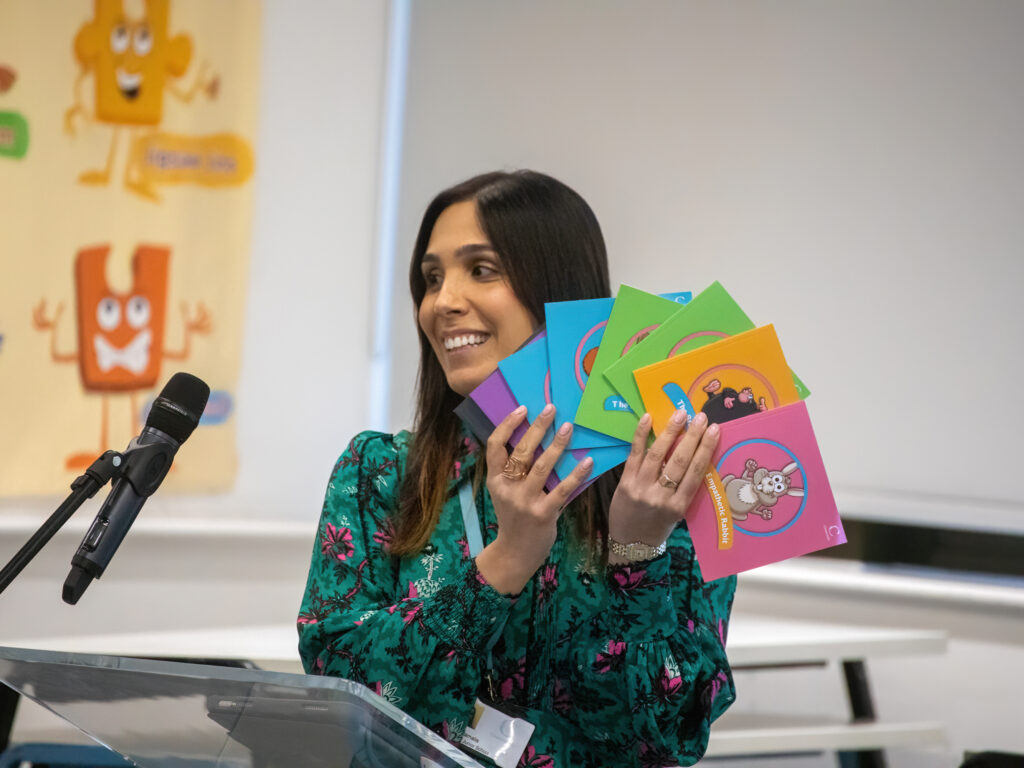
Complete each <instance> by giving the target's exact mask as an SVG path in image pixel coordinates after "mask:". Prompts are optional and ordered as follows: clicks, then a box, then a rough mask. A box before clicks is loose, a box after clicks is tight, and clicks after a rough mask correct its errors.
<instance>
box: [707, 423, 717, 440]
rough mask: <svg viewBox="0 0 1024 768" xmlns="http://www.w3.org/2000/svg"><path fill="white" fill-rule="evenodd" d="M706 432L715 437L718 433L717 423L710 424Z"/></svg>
mask: <svg viewBox="0 0 1024 768" xmlns="http://www.w3.org/2000/svg"><path fill="white" fill-rule="evenodd" d="M708 434H709V435H711V437H715V436H716V435H717V434H718V425H717V424H712V425H711V426H710V427H708Z"/></svg>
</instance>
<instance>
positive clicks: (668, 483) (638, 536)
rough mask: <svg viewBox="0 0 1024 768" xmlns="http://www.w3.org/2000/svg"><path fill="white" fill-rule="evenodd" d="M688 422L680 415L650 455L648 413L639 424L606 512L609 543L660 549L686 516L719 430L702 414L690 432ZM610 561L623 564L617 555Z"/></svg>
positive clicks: (655, 444) (676, 413)
mask: <svg viewBox="0 0 1024 768" xmlns="http://www.w3.org/2000/svg"><path fill="white" fill-rule="evenodd" d="M686 420H687V414H686V411H684V410H679V411H676V412H675V414H674V415H673V416H672V418H671V419H669V423H668V426H666V427H665V429H664V430H663V431H662V433H661V434H660V435H658V437H657V438H656V439H655V441H654V443H653V444H652V445H651V447H650V449H647V436H648V435H649V434H650V431H651V417H650V415H649V414H646V413H645V414H644V415H643V417H642V418H641V419H640V423H639V424H638V425H637V428H636V433H635V434H634V435H633V446H632V449H631V450H630V453H629V458H628V459H627V460H626V466H625V468H624V469H623V471H622V479H621V480H620V481H619V486H618V488H616V490H615V495H614V496H613V497H612V503H611V507H610V508H609V510H608V535H609V537H610V538H612V539H614V540H615V541H618V542H621V543H623V544H628V543H631V542H634V541H641V542H643V543H645V544H650V545H651V546H652V547H656V546H658V545H659V544H661V543H662V542H664V541H665V540H666V539H668V537H669V534H671V533H672V530H673V529H674V528H675V527H676V525H678V524H679V522H680V521H681V520H682V519H683V518H684V517H685V516H686V510H687V508H688V507H689V506H690V502H691V501H693V496H694V494H695V493H696V492H697V489H698V488H699V487H700V486H701V484H702V483H703V481H704V475H705V474H706V473H707V470H708V464H709V463H710V462H711V455H712V454H713V453H714V451H715V448H716V447H717V446H718V435H719V430H718V425H717V424H712V425H711V426H710V427H709V426H708V420H707V416H705V415H704V414H703V413H698V414H697V415H696V416H695V417H694V418H693V419H692V420H691V421H690V425H689V427H686ZM684 428H685V432H684ZM680 433H682V437H680ZM609 560H610V562H613V563H615V562H625V561H624V560H622V559H621V558H618V557H617V556H616V555H614V554H610V555H609Z"/></svg>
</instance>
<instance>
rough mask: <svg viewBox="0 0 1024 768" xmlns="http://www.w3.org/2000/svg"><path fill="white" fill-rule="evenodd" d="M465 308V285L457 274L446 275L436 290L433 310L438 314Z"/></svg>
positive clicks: (455, 311) (450, 312)
mask: <svg viewBox="0 0 1024 768" xmlns="http://www.w3.org/2000/svg"><path fill="white" fill-rule="evenodd" d="M465 309H466V291H465V286H464V285H463V284H462V281H461V280H460V279H459V277H458V275H446V276H445V278H444V280H442V281H441V286H440V288H438V291H437V300H436V301H435V302H434V311H435V312H437V313H438V314H452V313H458V312H463V311H465Z"/></svg>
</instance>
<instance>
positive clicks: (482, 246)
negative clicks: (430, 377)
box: [419, 200, 535, 397]
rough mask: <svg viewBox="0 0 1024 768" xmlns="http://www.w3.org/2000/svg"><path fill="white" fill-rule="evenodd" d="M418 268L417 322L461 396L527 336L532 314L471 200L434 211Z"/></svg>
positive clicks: (481, 379)
mask: <svg viewBox="0 0 1024 768" xmlns="http://www.w3.org/2000/svg"><path fill="white" fill-rule="evenodd" d="M420 268H421V269H422V271H423V278H424V281H425V282H426V286H427V288H426V293H425V294H424V296H423V301H422V302H421V303H420V306H419V323H420V328H422V329H423V333H425V334H426V336H427V339H429V341H430V346H431V347H432V348H433V350H434V354H435V355H437V359H438V361H439V362H440V363H441V368H442V369H443V370H444V373H445V376H446V377H447V379H448V386H450V387H451V388H452V389H453V390H455V391H456V392H457V393H458V394H460V395H462V396H463V397H465V396H466V395H468V394H469V393H470V392H472V391H473V390H474V389H475V388H476V386H477V385H478V384H480V383H481V382H482V381H483V380H484V379H485V378H487V376H488V375H490V373H491V372H492V371H493V370H494V369H495V368H497V367H498V361H499V360H501V359H502V358H505V357H507V356H508V355H510V354H512V353H513V352H515V351H516V349H517V348H518V347H519V346H520V345H521V344H522V343H523V342H524V341H526V340H527V339H528V338H529V337H530V335H531V334H532V333H533V330H534V326H535V323H534V319H533V317H532V316H531V315H530V312H529V311H528V310H527V309H526V307H524V306H523V304H522V302H520V301H519V299H518V298H517V297H516V295H515V293H514V292H513V291H512V286H511V285H510V284H509V282H508V277H507V275H506V273H505V270H504V268H503V266H502V263H501V257H499V256H498V254H497V253H496V252H495V250H494V249H493V248H492V247H491V244H490V242H489V241H488V240H487V236H486V235H485V234H484V233H483V231H482V230H481V229H480V224H479V223H478V222H477V216H476V203H475V202H474V201H472V200H467V201H465V202H461V203H454V204H452V205H450V206H448V207H447V208H445V209H444V211H442V212H441V215H440V216H439V217H438V219H437V221H436V222H435V223H434V229H433V231H432V232H431V233H430V242H429V243H428V244H427V251H426V253H425V254H424V255H423V261H422V263H421V265H420Z"/></svg>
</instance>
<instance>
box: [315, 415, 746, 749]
mask: <svg viewBox="0 0 1024 768" xmlns="http://www.w3.org/2000/svg"><path fill="white" fill-rule="evenodd" d="M410 440H411V435H410V434H409V433H408V432H401V433H399V434H397V435H394V436H392V435H386V434H380V433H374V432H364V433H361V434H360V435H358V436H356V438H355V439H354V440H353V441H352V443H351V444H350V445H349V447H348V449H347V450H346V451H345V453H344V454H343V455H342V456H341V458H340V459H339V460H338V463H337V465H336V466H335V468H334V471H333V473H332V474H331V479H330V482H329V484H328V488H327V498H326V500H325V502H324V507H323V513H322V516H321V519H320V526H319V531H318V534H317V540H316V544H315V547H314V551H313V560H312V565H311V566H310V570H309V580H308V583H307V586H306V591H305V595H304V597H303V600H302V607H301V613H300V614H299V618H298V629H299V650H300V653H301V656H302V661H303V664H304V666H305V668H306V671H307V672H309V673H310V674H321V675H336V676H339V677H344V678H348V679H350V680H355V681H357V682H359V683H362V684H364V685H366V686H368V687H370V688H372V689H373V690H375V691H376V692H377V693H379V694H380V695H381V696H383V697H384V698H386V699H388V700H389V701H391V702H392V703H393V704H395V705H397V706H398V707H400V708H401V709H403V710H404V711H406V712H408V713H409V714H410V715H412V716H413V717H414V718H416V719H417V720H419V721H420V722H422V723H424V724H425V725H427V726H428V727H430V728H432V729H433V730H435V731H436V732H438V733H439V734H441V735H442V736H444V737H445V738H447V739H449V740H450V741H452V742H455V743H458V741H459V740H460V738H461V736H462V733H463V731H464V730H465V728H466V724H467V723H468V722H469V721H470V720H471V718H472V716H473V711H474V703H475V701H476V700H477V698H478V695H483V694H484V693H485V692H486V689H487V684H486V683H485V682H484V676H485V674H486V673H487V671H488V670H487V667H488V664H487V655H486V653H485V649H486V648H487V646H488V645H489V643H490V641H491V639H492V636H493V635H494V634H495V631H496V627H499V626H501V625H502V622H504V629H503V630H502V631H501V634H500V637H499V639H498V640H497V643H496V644H495V645H494V647H493V653H492V659H491V665H490V666H491V669H492V675H491V677H492V679H493V682H494V687H495V695H496V697H497V699H498V700H499V701H504V702H508V703H511V704H513V705H515V706H518V707H521V708H522V709H524V710H525V714H524V715H522V716H523V717H525V719H527V720H529V721H530V722H531V723H533V724H534V725H535V726H536V729H535V731H534V733H533V736H532V737H531V739H530V743H529V746H528V747H527V749H526V752H525V753H524V754H523V757H522V759H521V760H520V763H519V765H520V766H533V767H534V768H556V767H559V768H561V767H564V768H568V767H569V766H572V767H573V768H576V767H577V766H594V767H596V766H616V767H618V766H638V767H642V768H648V767H653V766H675V765H690V764H692V763H694V762H696V761H697V760H698V759H699V758H700V757H701V755H702V754H703V753H704V750H705V749H706V747H707V740H708V730H709V727H710V725H711V722H712V721H714V720H715V718H717V717H718V716H719V715H720V714H721V713H722V712H723V711H725V709H726V708H727V707H728V706H729V705H730V704H731V703H732V701H733V700H734V698H735V689H734V687H733V681H732V674H731V672H730V670H729V663H728V660H727V659H726V654H725V647H724V646H725V638H726V627H727V622H728V618H729V609H730V606H731V603H732V597H733V592H734V590H735V578H734V577H730V578H726V579H719V580H717V581H713V582H711V583H709V584H703V583H702V581H701V578H700V573H699V570H698V566H697V562H696V560H695V559H694V554H693V546H692V544H691V543H690V536H689V533H687V531H686V529H685V526H680V527H679V529H677V531H676V532H675V533H674V534H673V535H672V537H671V538H670V539H669V547H668V552H667V553H666V554H664V555H662V556H661V557H659V558H656V559H655V560H651V561H649V562H646V563H637V564H632V565H622V566H608V568H607V569H606V570H605V571H603V572H599V571H598V570H597V566H591V565H589V564H588V562H587V558H585V557H584V556H582V555H581V553H582V552H583V548H582V547H578V546H572V545H570V544H567V539H568V538H570V535H571V534H570V526H568V525H564V523H565V522H566V521H565V519H564V517H563V519H562V520H561V521H560V530H559V536H558V540H557V541H556V543H555V545H554V547H553V548H552V551H551V556H550V557H549V558H548V561H547V563H546V564H545V565H544V566H543V567H542V568H541V569H540V570H539V571H538V572H537V574H536V575H535V576H534V578H533V580H532V581H531V582H530V583H529V584H527V586H526V587H525V589H524V590H523V591H522V593H520V594H519V595H518V596H515V597H509V596H506V595H502V594H500V593H498V592H497V591H495V590H494V589H493V588H491V587H490V586H489V585H488V584H487V582H486V581H484V579H483V578H482V576H481V575H480V573H479V572H478V571H477V569H476V565H475V562H474V561H473V560H472V559H471V558H470V556H469V549H468V545H467V541H466V531H465V524H464V522H463V518H462V512H461V507H460V504H459V498H458V493H457V492H456V486H457V484H458V482H459V480H460V477H461V476H466V477H471V476H472V472H471V470H472V468H473V466H474V465H475V463H476V461H477V455H478V448H477V446H476V443H475V442H473V441H472V439H470V438H466V441H465V453H464V455H463V456H462V457H461V458H460V461H458V462H457V463H456V466H455V477H453V478H452V481H451V494H450V497H449V500H448V501H447V503H446V504H445V506H444V509H443V511H442V513H441V519H440V522H439V523H438V525H437V528H436V530H435V531H434V533H433V535H432V536H431V538H430V542H429V543H428V545H427V546H426V548H425V549H424V550H423V551H422V552H421V553H420V554H419V555H416V556H414V557H407V558H402V559H397V558H393V557H390V556H389V555H388V554H387V551H386V546H387V544H388V541H389V537H390V530H391V528H390V523H389V519H390V517H391V515H392V514H393V512H394V511H395V510H396V508H397V503H398V493H399V486H400V479H401V477H402V473H403V472H404V470H405V462H406V456H407V454H408V447H409V442H410ZM475 501H476V507H477V514H478V517H479V520H480V526H481V530H482V531H483V532H484V544H485V545H486V544H487V542H489V541H491V540H493V538H494V536H495V534H496V532H497V523H496V520H495V516H494V509H493V507H492V506H491V500H490V497H489V496H488V494H487V491H486V489H483V488H482V489H481V490H480V491H479V493H478V494H477V496H476V500H475ZM570 514H571V513H570ZM478 759H479V758H478ZM481 762H486V761H484V760H481Z"/></svg>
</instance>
